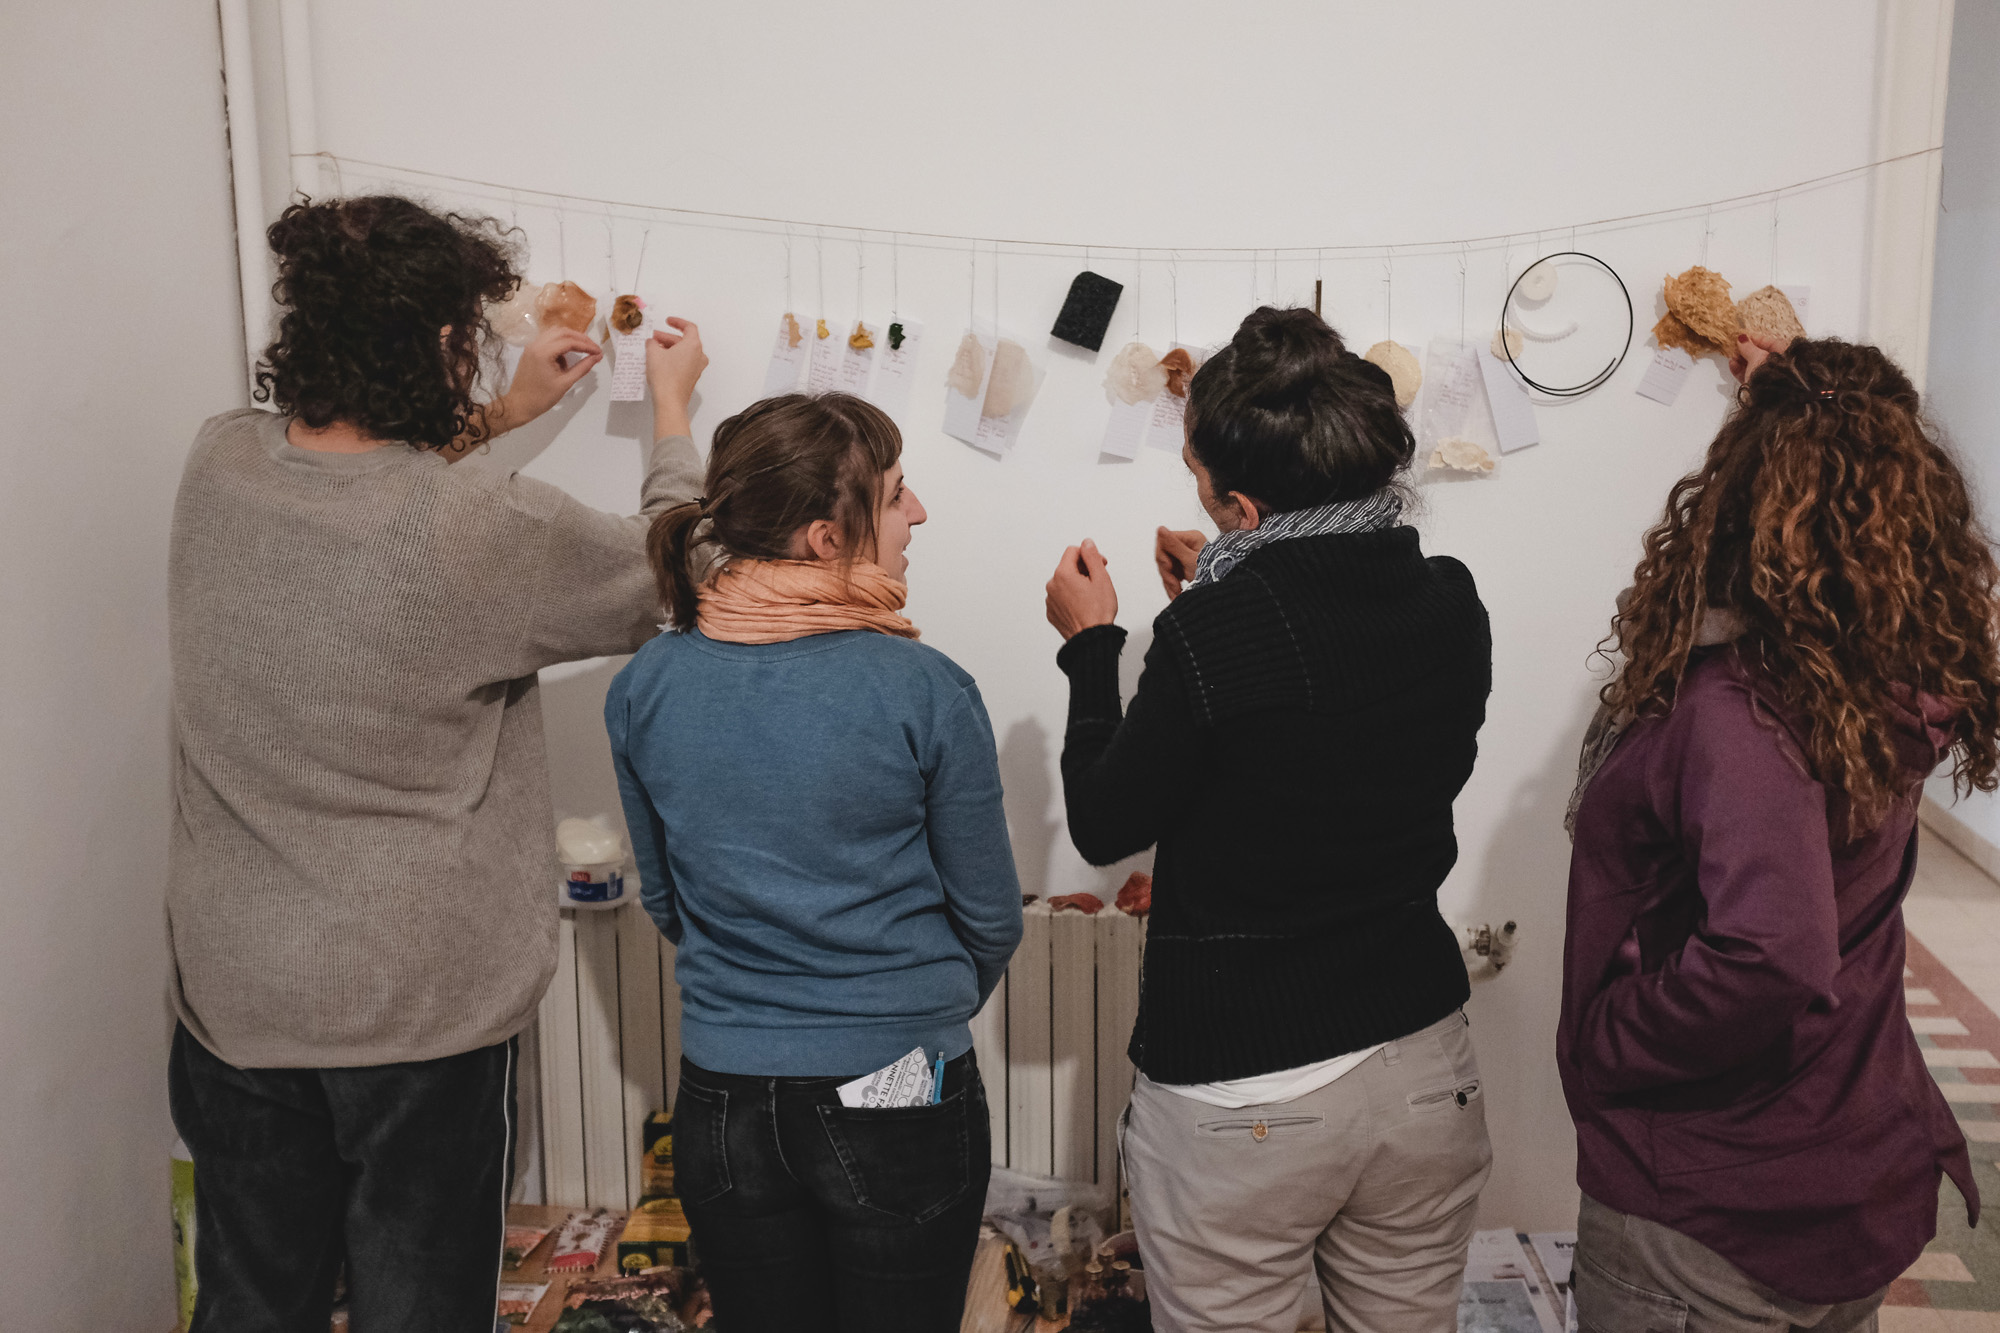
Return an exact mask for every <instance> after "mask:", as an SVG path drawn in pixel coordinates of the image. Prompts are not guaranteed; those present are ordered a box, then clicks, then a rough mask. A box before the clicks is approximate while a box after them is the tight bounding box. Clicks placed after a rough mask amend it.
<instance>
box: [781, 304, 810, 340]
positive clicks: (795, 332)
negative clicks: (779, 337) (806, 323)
mask: <svg viewBox="0 0 2000 1333" xmlns="http://www.w3.org/2000/svg"><path fill="white" fill-rule="evenodd" d="M805 337H806V331H805V330H804V329H802V328H800V327H799V321H798V317H797V316H795V315H793V314H792V312H791V311H789V310H788V311H786V312H785V346H787V347H797V346H798V345H799V344H800V343H802V342H804V341H805Z"/></svg>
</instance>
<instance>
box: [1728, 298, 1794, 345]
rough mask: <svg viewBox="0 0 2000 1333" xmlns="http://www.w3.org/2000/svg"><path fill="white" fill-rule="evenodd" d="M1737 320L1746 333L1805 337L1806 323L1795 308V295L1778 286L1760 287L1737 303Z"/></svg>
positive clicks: (1779, 336) (1768, 336)
mask: <svg viewBox="0 0 2000 1333" xmlns="http://www.w3.org/2000/svg"><path fill="white" fill-rule="evenodd" d="M1736 322H1737V323H1739V324H1741V325H1742V326H1743V331H1744V332H1745V333H1756V334H1761V335H1762V336H1764V337H1766V338H1803V337H1805V336H1806V328H1805V325H1803V324H1801V323H1800V322H1799V312H1798V311H1797V310H1794V309H1793V308H1792V298H1791V297H1789V296H1786V295H1785V294H1784V293H1783V292H1781V291H1779V290H1778V289H1777V288H1776V287H1759V288H1758V289H1757V290H1756V291H1754V292H1752V293H1750V294H1749V295H1748V296H1746V297H1744V298H1743V299H1742V300H1741V301H1738V302H1737V303H1736Z"/></svg>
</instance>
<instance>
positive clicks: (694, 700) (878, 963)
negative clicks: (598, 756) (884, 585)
mask: <svg viewBox="0 0 2000 1333" xmlns="http://www.w3.org/2000/svg"><path fill="white" fill-rule="evenodd" d="M604 720H605V725H606V727H607V728H608V729H609V731H610V733H611V751H612V755H613V757H614V759H615V761H616V764H617V769H618V786H619V791H620V793H621V795H622V796H623V798H624V803H625V820H626V823H627V825H628V826H629V827H630V829H631V833H632V847H633V851H634V852H635V853H636V855H637V858H638V863H639V872H640V875H641V876H642V878H643V881H644V887H643V889H642V891H641V894H640V902H641V903H642V904H644V906H645V908H646V911H647V912H648V913H650V914H651V915H652V918H653V920H654V921H656V922H658V923H659V927H660V929H661V930H662V931H663V932H664V933H665V934H666V936H667V938H668V939H670V940H672V941H673V942H674V944H675V945H676V946H677V948H678V951H679V952H678V955H677V957H676V961H675V966H674V976H675V979H676V980H678V981H679V983H680V987H681V1049H682V1051H683V1052H684V1053H685V1054H686V1056H687V1058H688V1059H689V1060H692V1061H693V1062H694V1063H695V1064H697V1065H699V1066H701V1067H702V1068H704V1069H711V1070H714V1071H716V1072H717V1073H723V1074H753V1075H765V1076H791V1077H810V1076H818V1075H831V1074H842V1075H852V1076H859V1075H861V1074H865V1073H868V1072H870V1071H871V1070H875V1069H879V1068H881V1067H882V1066H883V1065H886V1064H888V1063H889V1062H890V1061H892V1060H896V1059H898V1058H900V1057H901V1056H903V1055H904V1054H906V1053H907V1052H909V1051H910V1050H911V1049H912V1048H913V1047H917V1046H921V1047H923V1048H924V1051H925V1052H926V1053H927V1054H928V1055H930V1056H932V1057H933V1058H935V1056H937V1055H938V1054H943V1055H945V1056H947V1057H951V1058H955V1057H957V1056H959V1055H961V1054H963V1053H964V1052H965V1051H966V1050H967V1049H968V1048H969V1047H970V1046H971V1045H972V1034H971V1030H970V1028H969V1026H968V1022H969V1020H970V1019H971V1017H972V1015H973V1014H974V1013H976V1012H977V1011H978V1009H979V1006H980V1005H981V1004H982V1003H984V1001H985V999H986V996H987V995H988V994H989V993H991V991H992V990H993V988H994V986H995V985H997V984H998V983H999V980H1000V977H1001V975H1002V973H1004V972H1005V971H1006V968H1007V960H1008V959H1009V958H1010V957H1011V956H1012V955H1013V952H1014V948H1015V946H1016V945H1017V944H1019V943H1020V939H1021V886H1020V882H1019V880H1018V879H1017V878H1016V877H1015V874H1014V858H1013V853H1012V851H1011V849H1010V847H1009V845H1008V841H1007V824H1006V820H1005V818H1004V816H1003V815H1002V813H1001V807H1000V766H999V758H998V756H997V755H996V753H995V752H994V747H993V727H992V724H991V723H990V722H989V721H988V720H987V717H986V708H985V706H984V705H983V704H982V703H981V702H980V699H979V690H978V687H977V686H975V685H974V684H973V682H972V677H970V676H968V675H967V674H966V673H965V672H964V671H962V670H960V669H959V667H958V666H957V665H956V664H955V663H953V662H952V660H951V659H950V658H948V657H946V656H945V655H944V654H943V653H940V652H938V651H937V650H935V649H933V648H928V647H925V646H924V645H922V644H919V643H916V642H914V641H912V640H909V639H899V638H894V637H891V636H889V635H886V634H876V633H872V632H869V631H866V630H850V631H844V632H841V633H837V634H817V635H812V636H810V637H808V638H803V639H794V640H792V641H791V642H789V643H774V644H741V643H723V642H719V641H717V640H714V639H710V638H707V637H706V636H704V635H703V634H702V633H701V632H700V631H698V630H696V631H690V632H688V633H685V634H680V633H673V632H668V633H665V634H662V635H661V636H660V637H659V638H657V639H654V640H653V641H652V642H650V643H648V644H647V645H646V646H645V647H643V648H641V649H640V650H639V652H638V654H637V655H636V656H634V657H633V659H632V661H631V662H630V663H629V664H628V665H627V666H626V667H625V669H624V670H623V671H621V672H619V673H618V678H617V679H616V680H614V681H613V682H612V683H611V691H610V694H609V696H608V697H607V698H606V700H605V704H604Z"/></svg>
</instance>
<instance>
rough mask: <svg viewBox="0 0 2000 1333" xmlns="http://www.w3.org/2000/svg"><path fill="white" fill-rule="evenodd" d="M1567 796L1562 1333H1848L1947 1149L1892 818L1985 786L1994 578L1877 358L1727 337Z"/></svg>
mask: <svg viewBox="0 0 2000 1333" xmlns="http://www.w3.org/2000/svg"><path fill="white" fill-rule="evenodd" d="M1741 347H1742V351H1743V354H1742V355H1741V356H1739V357H1738V358H1737V359H1736V360H1735V361H1734V362H1732V367H1731V368H1732V369H1733V370H1734V371H1735V372H1736V374H1737V376H1738V378H1739V379H1741V380H1742V381H1743V383H1742V387H1741V389H1740V390H1739V391H1738V395H1737V397H1738V402H1737V406H1736V408H1735V410H1734V411H1732V412H1731V413H1730V416H1729V418H1728V420H1726V421H1725V422H1724V423H1723V426H1722V430H1721V431H1720V433H1718V434H1717V435H1716V437H1715V442H1714V443H1713V444H1712V445H1710V446H1709V450H1708V457H1707V459H1706V460H1705V461H1704V462H1703V464H1702V466H1701V467H1700V469H1698V470H1697V471H1696V472H1694V473H1693V474H1691V475H1690V476H1687V477H1684V478H1683V479H1682V480H1680V481H1679V482H1677V483H1676V484H1675V485H1674V488H1673V490H1672V492H1671V493H1670V494H1669V495H1668V497H1667V505H1666V513H1665V515H1664V516H1663V517H1662V518H1661V520H1660V522H1659V523H1658V524H1657V525H1656V526H1655V527H1654V528H1653V530H1652V531H1651V532H1649V533H1647V534H1646V539H1645V549H1644V554H1643V555H1642V556H1641V557H1640V560H1639V566H1638V570H1637V572H1636V575H1635V577H1634V579H1633V586H1632V588H1631V590H1630V591H1629V592H1628V593H1626V594H1625V595H1624V596H1623V597H1621V598H1620V599H1619V607H1618V612H1617V614H1616V615H1615V616H1614V617H1613V618H1612V621H1611V637H1610V640H1609V641H1608V642H1611V643H1615V645H1616V647H1617V649H1618V651H1619V652H1620V654H1621V655H1622V656H1623V659H1624V660H1623V663H1622V664H1621V665H1620V667H1619V670H1618V673H1617V675H1616V676H1615V677H1614V678H1613V679H1612V680H1611V682H1610V683H1609V684H1607V685H1606V686H1605V687H1604V691H1603V707H1602V708H1601V709H1600V710H1599V713H1598V717H1597V721H1596V722H1595V723H1594V724H1593V725H1592V727H1591V730H1590V733H1589V735H1588V737H1587V738H1586V740H1585V742H1584V752H1583V756H1582V763H1581V765H1580V769H1579V772H1578V777H1577V786H1576V793H1575V795H1574V797H1573V798H1572V799H1571V802H1570V819H1571V822H1572V828H1573V831H1574V836H1575V843H1576V845H1575V851H1574V854H1573V855H1572V857H1571V860H1570V875H1569V922H1568V942H1567V944H1566V945H1565V948H1564V959H1563V1004H1562V1018H1561V1021H1560V1024H1559V1026H1558V1028H1557V1037H1556V1054H1557V1059H1558V1062H1559V1064H1560V1067H1561V1071H1562V1078H1563V1090H1564V1092H1565V1094H1566V1095H1567V1097H1568V1100H1569V1107H1570V1114H1571V1116H1572V1118H1573V1119H1574V1120H1575V1121H1576V1132H1577V1183H1578V1184H1579V1185H1580V1186H1581V1187H1582V1190H1583V1204H1582V1211H1581V1214H1580V1216H1579V1218H1578V1221H1577V1250H1576V1270H1575V1291H1576V1308H1577V1317H1578V1320H1579V1322H1580V1326H1581V1327H1582V1328H1584V1329H1586V1330H1591V1333H1625V1331H1626V1330H1628V1329H1638V1328H1648V1329H1650V1328H1675V1329H1679V1328H1685V1329H1687V1330H1688V1333H1697V1330H1699V1331H1700V1333H1789V1331H1790V1330H1796V1329H1807V1328H1810V1329H1815V1330H1818V1331H1819V1333H1856V1331H1865V1330H1873V1329H1874V1328H1875V1327H1876V1324H1877V1317H1876V1309H1877V1307H1878V1306H1880V1305H1881V1303H1882V1297H1883V1294H1884V1291H1885V1289H1886V1288H1887V1287H1888V1284H1889V1283H1890V1282H1891V1281H1892V1280H1893V1279H1895V1278H1897V1277H1899V1276H1901V1275H1902V1273H1903V1272H1904V1270H1905V1269H1906V1268H1907V1267H1908V1266H1909V1265H1910V1264H1911V1263H1912V1262H1913V1261H1914V1260H1915V1259H1916V1257H1917V1255H1918V1254H1919V1253H1921V1252H1922V1250H1923V1248H1924V1245H1925V1243H1926V1242H1927V1241H1929V1240H1930V1238H1931V1237H1932V1235H1934V1234H1935V1232H1936V1226H1937V1217H1938V1190H1939V1183H1940V1178H1941V1176H1942V1175H1944V1174H1947V1173H1948V1174H1949V1175H1950V1176H1951V1178H1952V1180H1953V1181H1954V1182H1955V1183H1956V1184H1957V1186H1958V1188H1959V1190H1960V1191H1961V1192H1962V1193H1963V1194H1964V1195H1965V1199H1966V1203H1967V1208H1968V1212H1969V1214H1970V1216H1971V1217H1972V1219H1973V1221H1974V1222H1975V1223H1976V1222H1977V1218H1978V1207H1979V1194H1978V1190H1977V1188H1976V1187H1975V1185H1974V1184H1973V1180H1972V1173H1971V1171H1970V1169H1969V1164H1968V1161H1967V1153H1966V1146H1965V1136H1964V1134H1963V1133H1961V1132H1960V1130H1959V1127H1958V1125H1957V1123H1956V1122H1955V1120H1954V1117H1953V1115H1952V1112H1951V1108H1950V1106H1949V1105H1947V1104H1946V1102H1945V1100H1944V1097H1943V1095H1942V1094H1941V1093H1940V1092H1939V1091H1938V1087H1937V1083H1936V1081H1935V1080H1934V1079H1933V1078H1932V1077H1931V1075H1930V1073H1929V1071H1928V1070H1927V1069H1926V1068H1925V1065H1924V1053H1923V1052H1922V1051H1921V1050H1919V1049H1918V1047H1917V1041H1916V1038H1915V1036H1914V1035H1913V1034H1912V1032H1911V1030H1910V1023H1909V1018H1908V1015H1907V1014H1906V1013H1905V1011H1904V994H1903V959H1904V951H1905V941H1904V934H1903V913H1902V901H1903V896H1904V894H1905V893H1906V892H1908V890H1909V887H1910V880H1911V877H1912V876H1913V875H1914V874H1915V872H1916V860H1917V852H1918V846H1917V801H1918V798H1919V796H1920V794H1921V792H1922V783H1923V780H1924V778H1925V777H1926V775H1928V774H1929V773H1930V772H1931V771H1932V770H1933V769H1934V768H1936V767H1938V766H1939V765H1940V764H1946V763H1948V764H1949V765H1950V770H1951V773H1952V776H1953V778H1954V779H1955V780H1956V782H1957V784H1958V787H1959V789H1960V790H1961V791H1970V790H1974V789H1976V790H1980V791H1992V790H1994V788H1995V786H1996V785H2000V601H1996V590H2000V570H1996V569H1995V566H1994V560H1993V554H1992V550H1991V547H1990V545H1989V543H1988V541H1987V538H1986V535H1985V534H1984V533H1983V532H1981V531H1980V528H1979V525H1978V523H1977V522H1976V521H1975V520H1974V517H1973V512H1972V502H1971V498H1970V496H1969V495H1968V494H1967V491H1966V485H1965V480H1964V478H1963V477H1962V476H1961V475H1960V474H1959V470H1958V467H1957V466H1956V464H1955V463H1954V462H1953V461H1952V459H1951V457H1950V455H1949V454H1947V453H1946V452H1945V451H1944V449H1943V448H1942V447H1941V446H1940V445H1939V443H1938V441H1937V439H1936V438H1935V436H1934V434H1933V433H1932V431H1931V430H1930V429H1929V428H1928V427H1927V426H1926V424H1925V422H1924V419H1923V416H1922V412H1921V407H1920V404H1919V402H1918V399H1917V391H1916V388H1915V386H1914V385H1912V384H1911V383H1910V380H1909V378H1908V377H1907V376H1906V375H1904V374H1903V372H1902V371H1901V370H1899V369H1898V368H1897V367H1896V365H1895V364H1894V363H1893V362H1892V361H1890V360H1889V358H1888V357H1886V356H1884V355H1883V354H1882V353H1881V352H1880V351H1878V350H1877V349H1875V348H1873V347H1865V346H1856V345H1854V344H1851V343H1845V342H1841V341H1840V340H1838V339H1834V338H1821V339H1813V340H1805V339H1801V340H1799V341H1797V342H1794V343H1791V344H1789V345H1784V344H1780V343H1775V342H1765V341H1763V340H1761V339H1756V338H1752V337H1747V336H1746V337H1745V338H1744V339H1743V340H1742V342H1741Z"/></svg>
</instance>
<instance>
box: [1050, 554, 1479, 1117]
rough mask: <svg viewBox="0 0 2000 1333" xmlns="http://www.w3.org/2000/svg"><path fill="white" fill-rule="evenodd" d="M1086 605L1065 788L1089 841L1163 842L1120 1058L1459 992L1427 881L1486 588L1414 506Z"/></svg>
mask: <svg viewBox="0 0 2000 1333" xmlns="http://www.w3.org/2000/svg"><path fill="white" fill-rule="evenodd" d="M1124 642H1125V631H1124V630H1122V629H1120V628H1118V627H1117V626H1115V625H1105V626H1099V627H1096V628H1092V629H1087V630H1084V631H1083V632H1082V633H1080V634H1078V635H1076V636H1075V637H1074V638H1072V639H1071V640H1070V641H1069V642H1068V643H1066V644H1064V645H1063V648H1062V651H1061V652H1060V653H1059V654H1058V655H1057V659H1056V660H1057V662H1058V664H1059V665H1060V666H1061V667H1062V669H1063V671H1064V673H1065V674H1067V675H1068V677H1069V680H1070V709H1069V729H1068V734H1067V736H1066V737H1065V739H1064V743H1063V756H1062V771H1063V792H1064V798H1065V801H1066V804H1067V807H1068V812H1069V830H1070V837H1071V839H1072V840H1074V842H1075V843H1076V847H1077V850H1078V851H1079V852H1081V853H1082V854H1083V856H1084V858H1085V859H1086V860H1088V861H1090V862H1091V863H1092V864H1093V865H1105V864H1108V863H1110V862H1112V861H1116V860H1118V859H1119V858H1121V857H1125V856H1129V855H1131V854H1132V853H1134V852H1137V851H1141V850H1143V849H1145V848H1146V847H1149V846H1151V845H1153V844H1154V843H1158V844H1159V851H1158V854H1157V857H1156V860H1155V865H1154V871H1153V876H1154V878H1153V915H1152V921H1151V923H1150V927H1149V929H1148V932H1147V943H1146V964H1145V976H1144V979H1143V981H1142V982H1141V986H1140V1000H1139V1021H1138V1024H1137V1026H1136V1027H1135V1028H1134V1030H1133V1033H1132V1046H1131V1053H1132V1059H1133V1061H1134V1062H1135V1063H1136V1064H1137V1065H1138V1066H1139V1068H1140V1069H1142V1070H1144V1071H1145V1073H1146V1075H1147V1076H1148V1077H1149V1078H1152V1079H1153V1080H1155V1081H1156V1082H1160V1083H1206V1082H1212V1081H1218V1080H1223V1079H1234V1078H1248V1077H1251V1076H1253V1075H1257V1074H1267V1073H1272V1072H1275V1071H1277V1070H1281V1069H1291V1068H1295V1067H1297V1066H1299V1065H1304V1064H1311V1063H1313V1062H1315V1061H1319V1060H1328V1059H1332V1058H1333V1057H1334V1056H1337V1055H1342V1054H1345V1053H1346V1052H1348V1051H1353V1050H1359V1049H1361V1048H1363V1047H1366V1046H1372V1045H1374V1044H1376V1043H1378V1042H1382V1041H1388V1040H1392V1039H1394V1038H1396V1037H1401V1036H1405V1035H1407V1034H1408V1033H1411V1032H1414V1031H1416V1030H1417V1029H1419V1028H1422V1027H1424V1026H1426V1025H1428V1024H1430V1023H1432V1022H1435V1021H1436V1020H1438V1019H1439V1018H1442V1017H1443V1016H1444V1015H1446V1014H1448V1013H1450V1012H1451V1011H1452V1010H1453V1009H1455V1008H1457V1007H1458V1006H1459V1005H1461V1004H1463V1003H1464V1002H1465V1000H1466V998H1467V996H1468V995H1469V994H1470V987H1469V986H1468V984H1467V981H1466V975H1465V965H1464V963H1463V961H1462V960H1461V958H1460V955H1459V950H1458V941H1457V939H1456V937H1455V936H1454V935H1453V933H1452V930H1451V928H1450V927H1449V926H1447V925H1446V924H1445V922H1444V919H1443V918H1442V917H1441V916H1440V915H1439V914H1438V910H1437V899H1436V894H1437V888H1438V885H1439V884H1441V883H1442V882H1443V881H1444V877H1445V874H1446V873H1447V872H1448V871H1449V870H1450V869H1451V867H1452V864H1453V862H1455V861H1456V860H1457V859H1458V842H1457V839H1456V837H1455V836H1454V835H1453V832H1452V820H1451V803H1452V800H1453V798H1455V797H1456V796H1457V795H1458V792H1459V789H1460V788H1462V787H1463V786H1464V785H1465V781H1466V779H1467V778H1468V777H1469V776H1470V775H1471V773H1472V762H1473V758H1474V755H1475V754H1476V753H1477V744H1476V741H1475V737H1476V735H1477V733H1478V731H1479V727H1480V724H1481V723H1482V722H1483V721H1484V720H1485V716H1486V696H1487V693H1488V692H1489V690H1490V688H1491V685H1492V637H1491V633H1490V631H1489V628H1488V625H1487V620H1486V608H1485V607H1484V606H1483V605H1482V604H1481V603H1480V601H1479V594H1478V592H1477V590H1476V589H1475V588H1474V587H1473V582H1472V575H1471V574H1470V573H1469V572H1468V571H1467V570H1466V568H1465V566H1464V565H1462V564H1460V563H1459V562H1458V561H1456V560H1453V559H1450V558H1449V557H1443V556H1438V557H1432V558H1430V559H1426V558H1425V557H1424V555H1423V553H1422V551H1421V550H1420V549H1419V548H1418V545H1417V533H1416V530H1415V529H1414V528H1406V527H1405V528H1391V529H1386V530H1384V531H1380V532H1372V533H1356V534H1334V535H1329V536H1322V537H1302V538H1296V539H1293V540H1290V541H1282V542H1275V543H1273V544H1271V545H1270V546H1266V547H1264V548H1263V549H1261V550H1259V551H1257V552H1255V553H1254V554H1252V555H1251V556H1249V557H1248V558H1247V559H1245V560H1244V562H1243V563H1242V564H1241V565H1239V566H1238V567H1237V568H1236V569H1235V570H1233V571H1232V572H1231V573H1230V574H1229V575H1228V577H1226V578H1224V579H1222V580H1221V581H1219V582H1216V583H1212V584H1207V585H1204V586H1203V587H1199V588H1191V589H1189V590H1188V591H1187V592H1185V593H1183V594H1182V595H1181V596H1180V597H1178V598H1176V599H1175V600H1174V601H1173V602H1171V603H1170V604H1169V605H1168V606H1167V609H1166V610H1165V611H1162V612H1161V613H1160V616H1159V618H1158V619H1157V620H1155V621H1154V622H1153V645H1152V647H1151V648H1150V649H1149V650H1148V651H1147V653H1146V664H1145V671H1144V673H1143V674H1142V675H1141V676H1140V678H1139V687H1138V691H1137V693H1136V694H1134V696H1133V699H1132V705H1131V707H1130V708H1129V709H1127V710H1125V712H1124V715H1123V716H1122V717H1121V716H1120V708H1119V695H1118V657H1119V653H1120V651H1121V649H1122V648H1123V646H1124Z"/></svg>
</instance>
